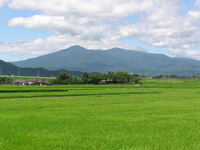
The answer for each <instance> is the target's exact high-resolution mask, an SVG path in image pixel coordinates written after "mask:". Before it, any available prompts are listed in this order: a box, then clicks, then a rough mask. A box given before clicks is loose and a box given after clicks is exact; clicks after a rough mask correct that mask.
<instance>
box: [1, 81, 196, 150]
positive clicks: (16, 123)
mask: <svg viewBox="0 0 200 150" xmlns="http://www.w3.org/2000/svg"><path fill="white" fill-rule="evenodd" d="M142 83H143V84H142V85H132V84H130V85H63V86H40V87H39V86H30V87H27V86H1V87H0V150H200V80H196V79H176V80H174V79H145V80H143V81H142Z"/></svg>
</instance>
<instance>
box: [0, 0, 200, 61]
mask: <svg viewBox="0 0 200 150" xmlns="http://www.w3.org/2000/svg"><path fill="white" fill-rule="evenodd" d="M74 45H80V46H83V47H85V48H88V49H102V50H106V49H110V48H113V47H119V48H124V49H130V50H138V51H145V52H149V53H160V54H165V55H168V56H170V57H184V58H193V59H198V60H200V0H73V1H72V0H31V1H28V0H0V59H1V60H4V61H18V60H24V59H28V58H32V57H37V56H40V55H44V54H48V53H52V52H56V51H58V50H61V49H65V48H68V47H70V46H74Z"/></svg>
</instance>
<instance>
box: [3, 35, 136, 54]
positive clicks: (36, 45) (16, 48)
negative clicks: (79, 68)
mask: <svg viewBox="0 0 200 150" xmlns="http://www.w3.org/2000/svg"><path fill="white" fill-rule="evenodd" d="M74 45H80V46H83V47H86V48H89V49H110V48H113V47H120V48H126V49H133V50H139V48H138V47H136V46H128V45H126V44H123V43H121V42H119V41H114V40H110V39H102V40H100V41H90V40H87V41H85V40H82V39H81V38H80V37H78V36H76V37H73V38H71V36H67V35H59V36H52V37H48V38H45V39H36V40H29V41H17V42H1V43H0V53H9V52H10V53H15V54H32V55H43V54H48V53H52V52H55V51H57V50H61V49H65V48H68V47H70V46H74Z"/></svg>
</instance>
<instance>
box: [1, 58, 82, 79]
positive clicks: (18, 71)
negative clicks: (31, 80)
mask: <svg viewBox="0 0 200 150" xmlns="http://www.w3.org/2000/svg"><path fill="white" fill-rule="evenodd" d="M60 72H67V73H69V74H72V75H74V76H82V72H78V71H66V70H56V71H49V70H47V69H44V68H20V67H17V66H15V65H13V64H11V63H7V62H4V61H2V60H0V75H14V76H40V77H55V76H57V75H58V74H59V73H60Z"/></svg>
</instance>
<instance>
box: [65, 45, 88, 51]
mask: <svg viewBox="0 0 200 150" xmlns="http://www.w3.org/2000/svg"><path fill="white" fill-rule="evenodd" d="M68 50H86V48H84V47H82V46H79V45H75V46H71V47H69V48H68Z"/></svg>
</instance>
